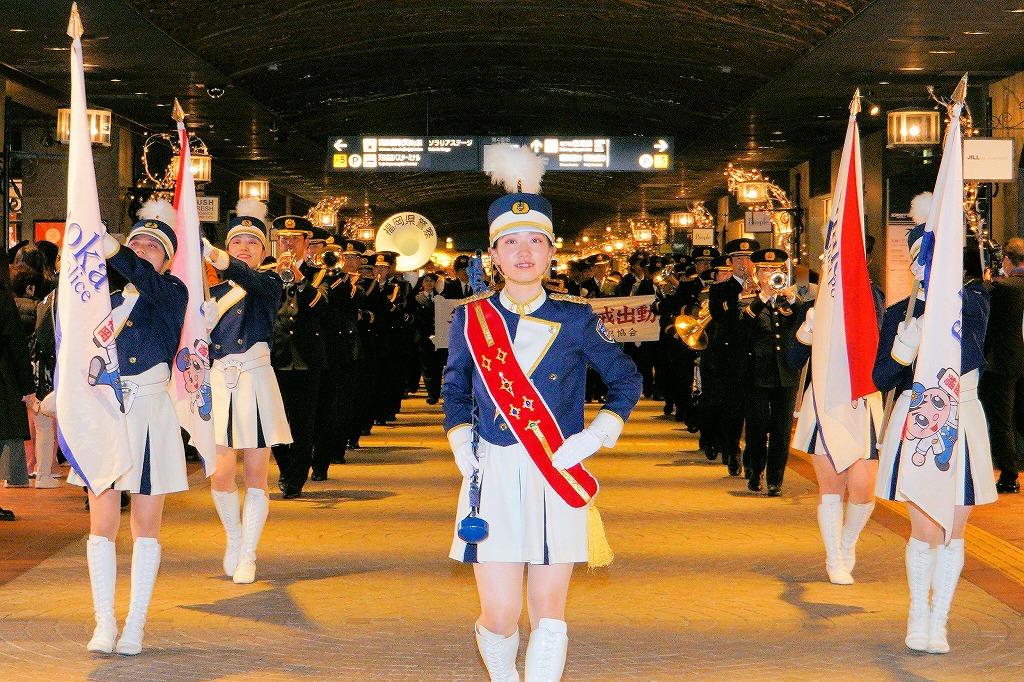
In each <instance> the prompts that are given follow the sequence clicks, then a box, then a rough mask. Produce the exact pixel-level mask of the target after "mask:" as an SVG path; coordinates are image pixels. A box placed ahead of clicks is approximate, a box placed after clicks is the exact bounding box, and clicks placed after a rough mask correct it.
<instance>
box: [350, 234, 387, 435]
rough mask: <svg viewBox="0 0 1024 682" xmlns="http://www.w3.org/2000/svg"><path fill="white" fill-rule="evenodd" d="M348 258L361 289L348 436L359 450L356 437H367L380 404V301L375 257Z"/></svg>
mask: <svg viewBox="0 0 1024 682" xmlns="http://www.w3.org/2000/svg"><path fill="white" fill-rule="evenodd" d="M352 260H353V259H352V257H351V256H346V264H345V267H346V269H348V268H350V267H351V266H352V265H354V266H355V281H356V286H358V287H359V289H361V290H362V292H363V294H362V303H361V304H360V306H359V314H358V319H359V321H358V335H359V347H360V350H361V356H360V358H359V359H358V360H357V365H358V371H357V376H358V377H359V385H360V389H359V396H360V400H357V401H356V403H355V406H354V409H353V411H352V419H353V425H352V431H351V432H350V435H349V442H348V447H349V449H350V450H352V449H355V448H358V447H359V437H360V436H369V435H370V431H371V429H372V428H373V421H374V419H375V417H376V415H377V406H378V405H379V404H380V402H381V395H382V393H381V382H380V381H379V380H378V376H377V374H376V373H377V371H378V367H379V365H380V359H379V358H380V355H381V353H382V352H383V351H382V349H381V325H380V321H381V320H382V319H383V313H382V308H383V307H384V298H383V296H382V295H381V292H380V282H378V281H377V279H376V278H375V277H374V274H373V265H374V263H375V262H376V260H377V254H376V253H374V252H373V251H364V252H363V254H362V255H360V256H359V257H358V260H356V261H355V262H354V263H353V262H351V261H352Z"/></svg>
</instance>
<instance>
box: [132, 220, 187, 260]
mask: <svg viewBox="0 0 1024 682" xmlns="http://www.w3.org/2000/svg"><path fill="white" fill-rule="evenodd" d="M140 234H145V235H149V236H150V237H152V238H153V239H156V240H157V241H158V242H160V245H161V246H163V247H164V251H165V252H166V253H167V260H170V259H172V258H174V251H175V250H176V249H177V248H178V238H177V237H175V236H174V230H172V229H171V226H170V225H168V224H167V223H165V222H164V221H162V220H155V219H152V220H150V219H147V220H140V221H139V222H137V223H135V225H133V226H132V231H131V232H129V233H128V239H127V240H126V242H125V243H127V242H130V241H131V240H132V239H134V238H135V237H137V236H139V235H140Z"/></svg>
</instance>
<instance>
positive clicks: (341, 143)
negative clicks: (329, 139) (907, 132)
mask: <svg viewBox="0 0 1024 682" xmlns="http://www.w3.org/2000/svg"><path fill="white" fill-rule="evenodd" d="M347 146H348V145H347V144H345V140H335V141H334V151H336V152H340V151H341V150H342V149H344V148H345V147H347Z"/></svg>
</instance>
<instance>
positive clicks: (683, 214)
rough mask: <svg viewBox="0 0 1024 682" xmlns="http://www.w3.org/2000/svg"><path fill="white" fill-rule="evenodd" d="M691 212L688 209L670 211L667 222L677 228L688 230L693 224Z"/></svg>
mask: <svg viewBox="0 0 1024 682" xmlns="http://www.w3.org/2000/svg"><path fill="white" fill-rule="evenodd" d="M694 222H695V220H694V217H693V213H691V212H690V211H672V212H671V213H669V214H668V224H669V225H671V226H672V227H674V228H677V229H684V230H688V229H690V228H691V227H693V225H694Z"/></svg>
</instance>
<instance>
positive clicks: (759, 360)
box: [740, 249, 807, 497]
mask: <svg viewBox="0 0 1024 682" xmlns="http://www.w3.org/2000/svg"><path fill="white" fill-rule="evenodd" d="M788 260H789V254H787V253H786V252H785V251H783V250H782V249H761V250H759V251H755V252H754V253H753V254H751V256H750V262H751V264H752V265H753V266H754V272H753V279H754V282H755V284H756V286H757V293H756V296H755V297H754V298H753V300H752V301H751V302H750V303H749V304H748V305H747V306H746V308H745V309H744V310H743V313H742V314H741V315H740V324H741V327H742V329H743V332H744V336H745V337H746V340H747V344H748V348H749V355H748V360H747V363H745V368H746V376H747V381H746V395H744V398H743V402H744V404H745V406H746V408H747V414H746V426H747V433H746V447H745V449H744V460H745V461H746V462H747V463H748V466H749V467H750V476H749V478H748V481H747V488H748V489H750V490H751V491H752V492H758V491H760V490H761V474H762V473H764V474H765V483H766V484H767V486H768V496H769V497H778V496H779V495H781V494H782V478H783V474H784V473H785V469H786V460H787V459H788V458H789V441H790V435H791V432H792V430H793V405H794V403H795V402H796V391H797V386H798V384H799V382H800V370H799V369H798V368H794V367H793V366H792V365H790V364H789V362H788V360H787V359H786V358H787V353H788V350H789V346H790V344H792V343H793V337H794V335H795V334H796V330H797V328H799V326H800V324H801V323H802V322H803V318H804V313H805V308H806V305H807V304H805V303H804V302H802V301H801V300H800V299H799V297H798V296H797V292H796V287H794V286H791V285H790V283H789V268H788ZM766 467H767V468H766Z"/></svg>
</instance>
